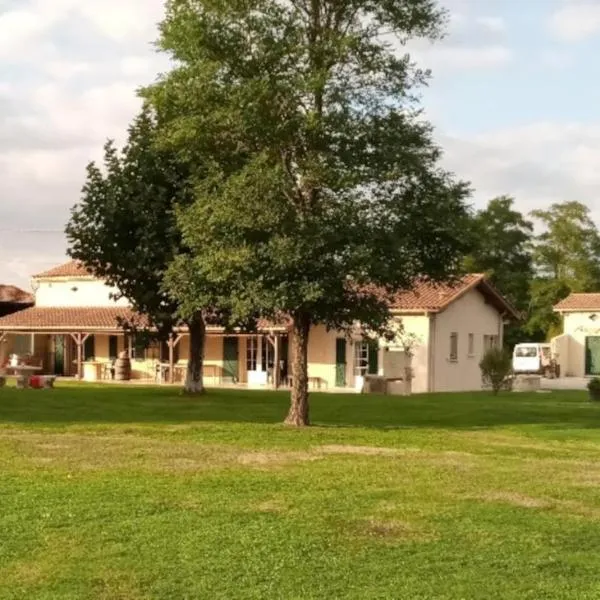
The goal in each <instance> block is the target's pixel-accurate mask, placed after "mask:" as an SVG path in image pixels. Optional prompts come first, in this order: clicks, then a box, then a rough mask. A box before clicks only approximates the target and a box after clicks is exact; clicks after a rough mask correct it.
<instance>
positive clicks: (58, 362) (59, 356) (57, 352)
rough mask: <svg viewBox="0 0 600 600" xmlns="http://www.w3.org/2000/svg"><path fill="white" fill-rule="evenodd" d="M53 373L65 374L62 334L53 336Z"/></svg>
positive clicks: (63, 339)
mask: <svg viewBox="0 0 600 600" xmlns="http://www.w3.org/2000/svg"><path fill="white" fill-rule="evenodd" d="M54 374H55V375H64V374H65V338H64V336H62V335H55V336H54Z"/></svg>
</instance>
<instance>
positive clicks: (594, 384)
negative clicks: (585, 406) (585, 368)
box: [587, 377, 600, 400]
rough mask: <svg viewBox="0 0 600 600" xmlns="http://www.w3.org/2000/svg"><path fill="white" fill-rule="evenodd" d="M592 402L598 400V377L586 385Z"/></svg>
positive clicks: (599, 392) (599, 382)
mask: <svg viewBox="0 0 600 600" xmlns="http://www.w3.org/2000/svg"><path fill="white" fill-rule="evenodd" d="M587 389H588V391H589V392H590V396H591V398H592V400H600V377H593V378H592V379H590V380H589V381H588V383H587Z"/></svg>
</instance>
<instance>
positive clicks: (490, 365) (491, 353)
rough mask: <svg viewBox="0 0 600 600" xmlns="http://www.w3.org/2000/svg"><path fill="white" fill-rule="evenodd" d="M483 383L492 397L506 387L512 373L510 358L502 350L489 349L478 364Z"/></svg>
mask: <svg viewBox="0 0 600 600" xmlns="http://www.w3.org/2000/svg"><path fill="white" fill-rule="evenodd" d="M479 368H480V369H481V376H482V378H483V382H484V384H486V385H489V386H490V387H491V388H492V391H493V393H494V396H496V395H497V394H498V392H499V391H500V390H501V389H502V388H503V387H504V386H505V385H506V383H507V381H508V378H509V377H510V375H511V372H512V358H511V356H510V354H509V353H508V352H507V351H506V350H504V349H503V348H490V349H489V350H488V351H487V352H486V353H485V355H484V356H483V358H482V359H481V362H480V363H479Z"/></svg>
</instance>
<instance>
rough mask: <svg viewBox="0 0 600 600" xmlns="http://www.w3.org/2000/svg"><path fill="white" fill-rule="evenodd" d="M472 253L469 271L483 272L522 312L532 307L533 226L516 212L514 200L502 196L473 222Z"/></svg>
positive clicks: (469, 257) (493, 201)
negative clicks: (530, 302)
mask: <svg viewBox="0 0 600 600" xmlns="http://www.w3.org/2000/svg"><path fill="white" fill-rule="evenodd" d="M472 225H473V238H474V244H473V246H474V247H473V250H472V252H471V254H470V255H469V256H468V257H467V258H466V260H465V267H466V269H467V270H468V271H475V272H484V273H486V274H487V275H488V276H489V277H490V280H491V281H492V283H494V285H496V286H497V287H498V288H499V289H500V290H501V291H502V293H503V294H504V295H505V296H506V297H507V298H508V299H509V300H510V301H511V302H512V304H513V305H514V306H515V307H516V308H518V309H519V310H526V309H527V306H528V304H529V285H530V282H531V279H532V277H533V258H532V255H531V251H532V242H533V223H532V222H531V221H529V220H527V219H526V218H525V217H524V216H523V214H522V213H520V212H519V211H517V210H515V209H514V198H511V197H509V196H500V197H498V198H494V199H492V200H490V202H489V203H488V205H487V207H486V208H484V209H482V210H480V211H478V212H477V213H476V214H475V216H474V218H473V224H472Z"/></svg>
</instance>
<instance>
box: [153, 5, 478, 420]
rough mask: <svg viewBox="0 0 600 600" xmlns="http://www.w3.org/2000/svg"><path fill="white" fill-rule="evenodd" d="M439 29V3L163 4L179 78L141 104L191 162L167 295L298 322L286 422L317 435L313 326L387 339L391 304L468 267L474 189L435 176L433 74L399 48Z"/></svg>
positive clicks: (163, 42) (170, 78)
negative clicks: (311, 395)
mask: <svg viewBox="0 0 600 600" xmlns="http://www.w3.org/2000/svg"><path fill="white" fill-rule="evenodd" d="M443 24H444V14H443V12H442V11H441V10H439V8H438V6H437V3H436V2H435V1H434V0H393V1H392V0H368V1H365V0H335V1H334V0H292V1H288V0H279V1H278V0H227V1H225V0H170V1H168V2H167V12H166V17H165V20H164V21H163V23H162V24H161V36H160V40H159V47H160V48H161V49H162V50H163V51H164V52H167V53H168V54H169V55H170V57H171V58H172V59H173V62H174V64H175V68H174V69H173V70H172V71H171V72H170V73H168V74H166V75H165V76H164V77H162V78H161V80H160V81H159V82H158V83H157V84H156V85H154V86H152V87H151V88H149V89H148V90H146V94H145V95H146V97H147V98H148V99H149V100H150V101H151V102H152V103H153V104H154V106H155V107H156V109H157V111H158V113H159V114H160V115H161V123H162V124H163V126H162V140H163V143H164V144H165V146H166V147H168V148H170V149H175V150H176V151H177V152H178V153H179V155H180V156H181V157H182V158H183V159H184V160H185V161H186V162H188V164H191V165H197V168H195V169H194V167H193V166H192V171H193V174H194V176H195V179H196V183H197V185H196V189H195V201H194V203H193V204H192V205H191V206H190V207H189V208H188V209H187V210H183V211H181V212H180V213H179V222H180V226H181V229H182V231H183V234H184V241H185V243H186V246H187V247H188V248H189V249H190V252H189V254H185V255H182V256H180V257H179V259H178V260H177V261H176V262H175V263H174V267H173V268H172V269H171V270H170V274H169V280H170V281H171V283H172V289H173V291H174V293H176V294H177V296H178V297H179V298H180V299H181V300H182V301H183V302H186V301H188V300H190V299H193V295H194V294H195V293H196V292H195V291H196V290H197V289H198V285H197V284H196V283H195V281H194V278H195V276H196V274H197V276H198V277H200V278H202V279H206V278H208V279H210V280H214V281H217V282H219V283H220V284H224V283H226V284H227V286H229V288H230V289H231V291H232V294H231V295H232V297H234V298H235V301H234V303H233V304H234V305H233V306H232V311H233V313H234V314H236V315H238V316H244V315H245V314H248V313H252V312H260V313H262V314H263V315H270V316H273V317H274V318H276V317H278V316H281V315H285V316H286V317H288V318H290V319H291V323H292V326H291V327H292V339H291V345H292V351H293V363H292V372H293V389H292V398H291V407H290V411H289V414H288V417H287V419H286V422H287V423H289V424H294V425H304V424H307V423H308V422H309V410H308V378H307V348H308V337H309V331H310V328H311V326H312V325H315V324H325V325H326V326H328V327H330V328H337V329H347V328H350V327H352V326H353V324H354V323H355V322H356V321H360V322H361V323H363V325H364V327H365V328H367V329H369V330H371V331H377V332H382V331H384V330H385V328H386V325H387V323H388V322H389V318H390V313H389V309H388V306H389V300H390V298H391V296H392V295H393V294H394V293H395V292H396V291H397V290H399V289H403V288H407V287H409V286H411V285H412V283H413V282H414V280H415V279H416V278H430V279H432V280H447V279H448V278H450V277H452V275H453V274H454V273H456V272H457V271H458V269H459V266H460V261H461V255H462V253H463V252H464V246H463V240H462V234H461V232H462V231H463V229H464V228H463V225H464V223H463V220H464V218H465V216H466V213H467V209H466V207H465V202H464V199H465V196H466V195H467V192H468V191H467V187H466V186H465V185H464V184H463V183H460V182H456V181H454V179H453V178H452V176H451V175H450V174H448V173H447V172H445V171H444V170H443V169H442V168H440V166H439V159H440V155H441V151H440V149H439V148H438V147H437V146H436V144H435V143H434V142H433V140H432V133H431V127H430V126H429V124H428V123H426V122H425V121H424V120H423V118H422V115H421V113H420V112H419V110H418V108H417V106H416V100H415V89H416V88H417V87H418V86H419V85H420V84H422V83H424V82H425V81H426V79H427V73H425V72H423V71H421V70H419V69H418V68H417V66H416V65H415V64H414V62H413V61H412V60H411V58H410V57H409V56H408V55H407V54H405V52H404V51H403V50H402V48H403V46H404V44H405V42H407V41H408V40H409V39H410V38H413V37H426V38H430V39H434V38H436V37H438V36H439V35H440V34H441V33H442V29H443ZM190 278H191V279H190Z"/></svg>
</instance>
